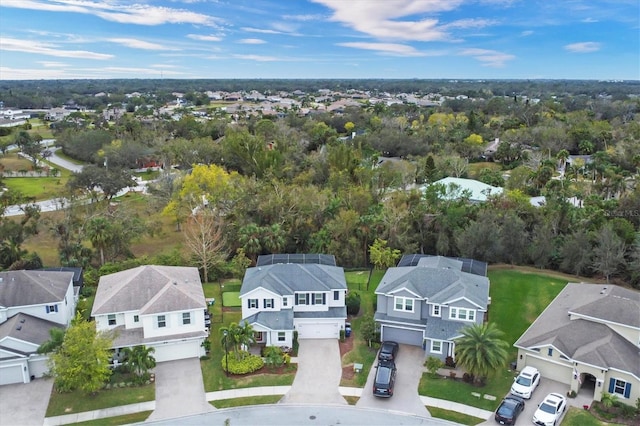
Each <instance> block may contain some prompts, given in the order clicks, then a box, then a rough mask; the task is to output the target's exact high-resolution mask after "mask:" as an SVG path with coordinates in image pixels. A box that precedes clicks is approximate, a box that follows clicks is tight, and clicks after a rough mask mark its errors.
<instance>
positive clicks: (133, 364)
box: [122, 345, 156, 377]
mask: <svg viewBox="0 0 640 426" xmlns="http://www.w3.org/2000/svg"><path fill="white" fill-rule="evenodd" d="M122 352H123V353H124V356H125V359H126V361H125V362H126V363H127V365H129V367H130V368H131V369H132V370H133V371H134V372H135V373H136V375H137V376H138V377H142V376H144V375H145V374H146V373H147V371H149V370H150V369H152V368H153V367H155V366H156V359H155V358H154V357H153V355H151V354H152V353H153V352H155V349H154V348H147V347H146V346H144V345H140V346H134V347H133V348H124V349H123V350H122Z"/></svg>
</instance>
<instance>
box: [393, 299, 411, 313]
mask: <svg viewBox="0 0 640 426" xmlns="http://www.w3.org/2000/svg"><path fill="white" fill-rule="evenodd" d="M394 301H395V310H396V311H405V312H413V299H411V298H408V297H400V296H397V297H395V298H394Z"/></svg>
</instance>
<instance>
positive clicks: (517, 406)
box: [495, 395, 524, 425]
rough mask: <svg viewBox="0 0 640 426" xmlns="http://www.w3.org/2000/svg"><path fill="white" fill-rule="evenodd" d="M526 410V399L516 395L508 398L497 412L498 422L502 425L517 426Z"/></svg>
mask: <svg viewBox="0 0 640 426" xmlns="http://www.w3.org/2000/svg"><path fill="white" fill-rule="evenodd" d="M522 410H524V399H522V398H520V397H519V396H515V395H508V396H506V397H505V398H504V399H503V400H502V402H501V403H500V405H499V406H498V409H497V410H496V415H495V419H496V422H498V423H500V424H501V425H515V424H516V419H517V418H518V416H519V415H520V413H522Z"/></svg>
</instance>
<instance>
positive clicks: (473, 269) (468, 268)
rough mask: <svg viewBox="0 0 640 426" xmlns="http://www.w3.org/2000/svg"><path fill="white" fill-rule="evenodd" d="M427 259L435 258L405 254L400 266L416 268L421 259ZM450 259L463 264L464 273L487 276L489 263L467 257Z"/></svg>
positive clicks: (426, 255) (428, 255) (425, 255)
mask: <svg viewBox="0 0 640 426" xmlns="http://www.w3.org/2000/svg"><path fill="white" fill-rule="evenodd" d="M425 257H434V255H431V254H405V255H404V256H402V258H401V259H400V261H399V262H398V266H416V265H417V264H418V262H419V261H420V259H422V258H425ZM449 259H455V260H458V261H460V262H462V272H467V273H470V274H474V275H480V276H482V277H486V276H487V262H482V261H480V260H475V259H468V258H465V257H450V258H449Z"/></svg>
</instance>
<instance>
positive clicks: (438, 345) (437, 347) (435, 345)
mask: <svg viewBox="0 0 640 426" xmlns="http://www.w3.org/2000/svg"><path fill="white" fill-rule="evenodd" d="M431 353H434V354H441V353H442V341H440V340H432V341H431Z"/></svg>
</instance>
